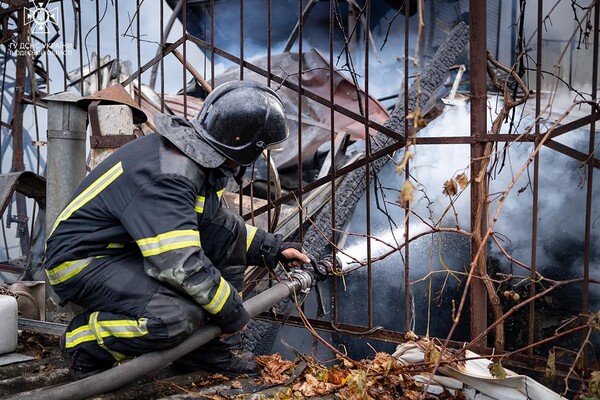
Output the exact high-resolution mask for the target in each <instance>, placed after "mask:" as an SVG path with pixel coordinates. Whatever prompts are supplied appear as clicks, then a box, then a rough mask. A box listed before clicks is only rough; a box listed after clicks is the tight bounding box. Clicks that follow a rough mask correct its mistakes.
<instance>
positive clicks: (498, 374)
mask: <svg viewBox="0 0 600 400" xmlns="http://www.w3.org/2000/svg"><path fill="white" fill-rule="evenodd" d="M488 370H489V371H490V374H492V376H493V377H494V378H496V379H499V380H501V381H503V380H504V379H505V378H506V371H505V370H504V367H503V366H502V363H499V362H497V363H496V362H495V363H491V364H490V365H488Z"/></svg>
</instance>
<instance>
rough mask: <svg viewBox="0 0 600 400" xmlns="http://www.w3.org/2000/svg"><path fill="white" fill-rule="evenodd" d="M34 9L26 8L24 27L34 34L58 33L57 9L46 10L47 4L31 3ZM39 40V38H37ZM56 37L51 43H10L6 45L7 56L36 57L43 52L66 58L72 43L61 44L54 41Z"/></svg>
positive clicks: (32, 41)
mask: <svg viewBox="0 0 600 400" xmlns="http://www.w3.org/2000/svg"><path fill="white" fill-rule="evenodd" d="M33 4H34V7H26V11H27V20H26V21H25V25H29V26H30V31H31V33H32V38H33V35H35V34H40V33H41V34H46V33H51V32H50V29H51V28H52V27H53V29H54V30H55V31H56V32H58V31H59V27H58V7H54V8H52V9H49V8H48V3H46V4H44V3H33ZM37 37H38V38H39V36H37ZM56 37H57V36H56V35H55V37H54V39H52V41H49V42H44V41H42V40H31V41H29V42H24V43H17V42H16V41H12V42H10V43H9V44H8V49H9V54H10V55H12V56H13V57H18V56H27V57H32V56H38V55H40V54H43V53H44V52H48V53H52V54H55V55H57V56H68V55H71V53H72V51H73V43H68V42H61V41H59V40H56Z"/></svg>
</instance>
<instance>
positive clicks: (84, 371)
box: [60, 334, 115, 380]
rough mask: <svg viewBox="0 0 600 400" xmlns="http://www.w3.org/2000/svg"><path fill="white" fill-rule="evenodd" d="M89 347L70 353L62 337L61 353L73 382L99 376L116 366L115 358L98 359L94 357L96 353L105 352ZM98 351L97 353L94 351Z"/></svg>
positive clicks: (80, 347)
mask: <svg viewBox="0 0 600 400" xmlns="http://www.w3.org/2000/svg"><path fill="white" fill-rule="evenodd" d="M89 347H90V346H88V347H82V346H79V347H78V348H77V349H75V350H74V351H73V350H70V351H68V350H67V349H66V347H65V335H64V334H63V335H62V336H61V337H60V351H61V353H62V356H63V358H64V359H65V361H66V363H67V367H68V368H69V376H70V377H71V379H72V380H79V379H83V378H87V377H88V376H92V375H95V374H98V373H100V372H103V371H106V370H107V369H110V368H112V366H113V365H114V362H115V360H114V358H112V357H111V356H110V355H109V356H108V357H102V356H104V354H102V355H101V358H100V359H99V358H97V357H95V356H94V353H96V352H98V353H99V352H104V353H106V352H105V351H104V350H102V349H100V348H97V349H92V348H89ZM94 350H96V351H94ZM111 358H112V359H111Z"/></svg>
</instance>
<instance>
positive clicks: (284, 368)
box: [256, 353, 294, 384]
mask: <svg viewBox="0 0 600 400" xmlns="http://www.w3.org/2000/svg"><path fill="white" fill-rule="evenodd" d="M256 363H257V364H258V365H259V366H260V367H261V372H262V376H263V379H264V381H265V383H267V384H271V383H283V382H285V381H286V380H287V379H288V377H289V376H290V374H291V373H292V372H293V371H294V363H293V362H291V361H288V360H282V359H281V355H280V354H279V353H275V354H273V355H270V356H258V357H256Z"/></svg>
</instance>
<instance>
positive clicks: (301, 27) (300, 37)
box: [242, 0, 335, 242]
mask: <svg viewBox="0 0 600 400" xmlns="http://www.w3.org/2000/svg"><path fill="white" fill-rule="evenodd" d="M303 32H304V14H303V13H302V0H298V88H297V91H298V110H297V111H298V175H297V176H298V188H300V189H302V95H303V93H302V91H303V90H302V66H303V63H302V51H303V46H302V44H303V43H302V41H303V40H304V39H303ZM242 61H243V60H242ZM332 149H333V148H332ZM302 195H303V191H302V190H300V194H299V196H298V197H297V199H298V200H297V201H298V227H299V230H298V237H299V239H300V242H302V241H303V239H304V226H303V225H304V212H303V210H302ZM332 197H333V198H334V199H335V196H332Z"/></svg>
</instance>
